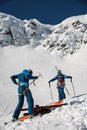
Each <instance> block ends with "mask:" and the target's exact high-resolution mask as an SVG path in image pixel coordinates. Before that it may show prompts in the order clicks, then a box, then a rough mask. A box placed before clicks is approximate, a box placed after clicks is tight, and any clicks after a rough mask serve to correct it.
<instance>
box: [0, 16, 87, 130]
mask: <svg viewBox="0 0 87 130" xmlns="http://www.w3.org/2000/svg"><path fill="white" fill-rule="evenodd" d="M1 15H2V16H3V15H4V14H1ZM3 17H4V20H5V21H6V22H5V23H6V25H9V23H7V21H8V19H6V18H9V17H10V18H12V21H14V20H13V19H15V18H14V17H12V16H8V15H6V14H5V16H3ZM83 17H84V19H83ZM86 17H87V16H86V15H84V16H79V17H77V18H75V17H72V18H71V20H70V18H69V19H67V20H65V21H63V23H61V24H62V27H64V26H65V23H66V25H70V24H71V23H72V22H71V21H76V20H77V19H79V20H80V21H81V20H82V22H83V23H84V24H86V20H85V19H86ZM2 19H3V18H2ZM17 20H18V19H17ZM34 21H35V22H36V23H38V21H37V20H34ZM21 22H22V21H21V20H19V21H18V24H17V21H16V22H15V23H16V28H15V27H14V29H15V30H16V31H19V33H18V32H16V31H15V30H14V29H13V30H14V34H16V33H18V34H21V31H20V30H21V29H22V28H23V30H25V31H24V32H26V33H25V34H26V35H25V34H23V35H24V37H25V36H26V37H27V36H29V35H30V33H32V30H29V29H31V28H27V24H29V23H28V21H27V20H25V22H24V21H23V22H24V24H23V22H22V23H21ZM69 22H70V24H69ZM3 23H4V22H2V24H3ZM20 23H21V26H22V28H21V27H20V29H18V30H17V28H18V27H19V25H20ZM2 24H1V27H2ZM84 24H80V25H81V27H83V26H82V25H84ZM24 25H25V26H24ZM77 25H78V22H77V23H76V28H77ZM80 25H78V26H80ZM12 26H13V23H12V22H11V21H10V25H9V27H12ZM34 26H35V25H34ZM38 26H39V27H40V28H38V29H40V30H38V31H37V35H36V37H33V36H32V37H31V36H30V37H29V39H28V40H29V42H30V44H28V42H27V41H28V40H27V41H26V40H25V39H24V38H23V39H22V37H21V38H20V36H19V35H18V37H15V43H16V45H17V46H14V45H12V44H10V45H9V44H6V43H9V41H8V42H6V40H5V38H6V39H9V38H8V37H10V36H11V35H10V36H8V37H7V35H5V38H4V37H2V35H0V38H1V39H2V41H3V42H2V44H4V46H5V47H2V46H3V45H1V47H0V130H14V129H16V130H44V129H45V130H53V129H55V130H64V129H67V130H86V129H87V93H86V90H87V87H86V86H87V83H86V81H87V69H86V68H87V54H86V52H87V45H86V44H84V42H82V44H80V41H79V43H78V44H77V42H75V44H74V43H73V44H72V48H73V45H74V48H73V51H74V50H75V48H77V46H79V49H76V51H75V53H73V54H72V55H71V54H70V51H69V53H68V52H67V53H66V54H67V55H64V56H63V55H62V56H63V57H62V58H61V57H60V56H59V55H61V52H62V48H61V49H60V50H59V51H58V53H59V55H58V53H57V54H56V51H55V48H54V50H52V51H50V49H51V47H48V48H47V47H46V49H47V50H48V51H46V50H45V49H44V47H43V46H44V45H43V43H44V41H45V40H46V39H48V38H50V41H51V39H53V38H54V39H55V38H56V37H57V36H58V34H59V32H58V34H57V35H56V36H55V35H54V33H53V32H52V33H50V32H49V31H48V28H49V29H50V30H51V31H52V29H53V28H54V29H55V30H59V29H60V28H58V26H59V25H56V26H57V27H56V26H53V25H52V26H51V25H46V26H45V25H44V24H41V23H38ZM74 26H75V25H74ZM70 27H71V26H70ZM3 29H4V25H3ZM3 29H2V30H3ZM46 29H47V30H46ZM65 30H66V28H61V30H60V33H61V39H62V38H64V39H65V38H66V37H65V36H66V35H64V34H66V31H65ZM69 30H70V31H73V28H71V29H70V28H69ZM77 30H78V29H77ZM61 31H63V32H61ZM74 31H75V30H74ZM74 31H73V32H74ZM40 34H42V35H40ZM43 34H44V35H43ZM69 34H70V33H69ZM80 34H82V35H83V36H85V40H86V28H85V32H84V33H83V32H82V33H80V30H79V34H78V31H77V32H76V36H78V39H79V37H80V38H81V35H80ZM39 35H40V36H41V37H39ZM12 36H13V35H12ZM15 36H17V35H15ZM42 36H44V38H45V39H44V38H42ZM67 36H68V35H67ZM83 36H82V37H83ZM10 38H11V39H12V38H13V37H10ZM74 38H75V37H72V41H74V40H75V39H74ZM19 39H20V40H19ZM70 39H71V37H70V38H69V37H68V40H70ZM22 40H23V43H24V45H25V46H23V44H19V45H22V46H19V45H18V43H22ZM57 40H58V39H57ZM80 40H82V39H80ZM19 41H20V42H19ZM38 41H39V42H40V44H36V43H38ZM54 43H55V42H54ZM32 45H33V48H32ZM67 45H68V47H69V48H68V50H69V49H70V42H69V44H67ZM60 51H61V52H60ZM49 52H51V53H49ZM55 66H57V67H58V69H61V70H62V72H63V73H65V74H67V75H71V76H72V77H73V84H74V88H75V91H76V98H73V96H74V93H73V88H72V84H71V82H70V80H66V87H67V89H68V90H69V92H70V96H69V95H68V94H67V91H66V90H65V93H66V97H67V98H66V101H65V102H68V104H69V105H67V106H63V107H60V108H56V109H55V110H53V111H52V112H51V113H49V114H45V115H44V116H40V115H39V116H37V117H34V118H32V119H28V120H25V121H24V122H22V123H21V122H15V123H11V122H9V124H8V125H4V122H6V121H10V120H11V118H12V114H13V112H14V109H15V106H16V104H17V86H15V85H14V84H13V83H12V82H11V80H10V76H11V75H13V74H16V73H20V72H21V71H22V70H23V69H25V68H31V69H32V70H33V71H34V75H37V74H39V73H41V74H42V77H40V78H39V79H38V80H37V81H36V86H33V85H31V86H30V89H31V91H32V94H33V97H34V102H35V105H36V104H39V105H46V104H49V103H50V102H51V95H50V89H49V86H48V81H49V80H50V79H51V78H52V77H53V76H55V75H56V69H55ZM51 88H52V94H53V99H54V101H57V100H58V98H57V90H56V81H55V82H53V83H51ZM24 107H27V103H26V100H25V104H24ZM21 115H22V113H21Z"/></svg>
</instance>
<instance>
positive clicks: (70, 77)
mask: <svg viewBox="0 0 87 130" xmlns="http://www.w3.org/2000/svg"><path fill="white" fill-rule="evenodd" d="M63 76H64V78H66V79H72V76H68V75H64V74H63Z"/></svg>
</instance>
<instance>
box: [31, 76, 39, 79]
mask: <svg viewBox="0 0 87 130" xmlns="http://www.w3.org/2000/svg"><path fill="white" fill-rule="evenodd" d="M38 78H39V76H30V77H29V79H38Z"/></svg>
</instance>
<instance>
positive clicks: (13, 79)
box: [10, 75, 18, 85]
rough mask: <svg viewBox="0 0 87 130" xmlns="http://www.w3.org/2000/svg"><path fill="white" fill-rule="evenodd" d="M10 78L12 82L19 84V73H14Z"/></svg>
mask: <svg viewBox="0 0 87 130" xmlns="http://www.w3.org/2000/svg"><path fill="white" fill-rule="evenodd" d="M10 78H11V80H12V82H13V83H14V84H16V85H18V82H17V81H16V79H17V78H18V75H13V76H11V77H10Z"/></svg>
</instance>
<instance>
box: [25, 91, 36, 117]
mask: <svg viewBox="0 0 87 130" xmlns="http://www.w3.org/2000/svg"><path fill="white" fill-rule="evenodd" d="M25 95H26V99H27V102H28V114H29V115H33V113H34V100H33V97H32V94H31V91H30V90H27V91H26V92H25Z"/></svg>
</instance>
